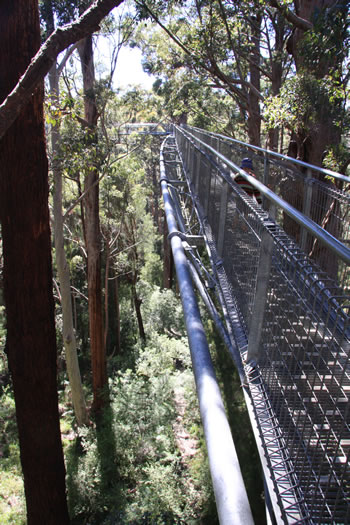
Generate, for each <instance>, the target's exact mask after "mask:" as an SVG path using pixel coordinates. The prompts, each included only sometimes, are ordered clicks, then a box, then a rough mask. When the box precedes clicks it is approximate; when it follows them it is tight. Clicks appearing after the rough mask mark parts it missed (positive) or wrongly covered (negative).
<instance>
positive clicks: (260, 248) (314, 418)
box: [175, 129, 350, 524]
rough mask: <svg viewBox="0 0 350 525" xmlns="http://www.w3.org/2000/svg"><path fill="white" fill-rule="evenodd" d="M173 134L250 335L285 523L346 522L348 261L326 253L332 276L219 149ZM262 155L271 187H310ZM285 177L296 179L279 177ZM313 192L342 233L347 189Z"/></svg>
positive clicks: (256, 396)
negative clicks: (238, 178) (234, 173)
mask: <svg viewBox="0 0 350 525" xmlns="http://www.w3.org/2000/svg"><path fill="white" fill-rule="evenodd" d="M175 134H176V141H177V146H178V149H179V155H180V158H181V160H182V162H183V166H184V170H185V173H186V176H187V177H188V179H189V183H190V184H191V187H192V189H193V192H194V195H195V198H196V199H198V205H199V207H200V209H201V217H202V222H203V224H202V228H203V230H204V231H205V232H210V239H209V238H208V235H207V241H208V242H212V244H213V246H212V248H211V249H212V251H213V250H214V252H215V257H216V264H217V265H220V268H221V269H222V271H224V274H225V277H224V280H222V281H221V282H225V284H224V286H225V287H226V290H224V291H225V293H224V296H225V294H226V295H227V287H229V292H230V294H231V293H232V297H233V301H232V302H231V305H228V304H226V307H228V309H229V311H230V313H231V319H232V320H234V321H232V322H234V323H236V325H237V318H239V321H240V327H241V330H243V332H244V333H245V335H246V337H243V338H242V337H241V335H240V336H239V337H238V338H237V340H236V344H237V345H238V347H239V349H240V351H241V355H242V361H243V363H244V366H245V370H246V373H247V384H248V386H249V395H250V396H251V399H252V403H253V405H254V414H255V418H256V422H257V425H258V427H259V432H260V436H261V439H262V444H263V449H264V453H265V454H266V457H267V463H268V466H269V469H270V475H271V477H272V479H273V485H274V490H275V491H276V493H277V501H278V506H279V512H280V516H277V515H276V517H277V519H280V520H282V521H283V522H284V523H318V524H328V523H329V524H345V523H349V522H350V504H349V502H350V463H349V454H350V403H349V397H350V361H349V353H350V317H349V316H350V296H349V283H348V279H349V267H348V266H346V264H345V263H343V262H342V261H340V260H338V259H337V257H336V255H335V254H332V255H331V256H332V259H333V260H332V265H333V269H334V267H335V268H336V269H337V275H336V276H334V272H333V270H332V268H331V270H332V271H331V272H330V273H331V276H329V274H328V273H326V272H325V271H324V269H322V267H323V266H324V265H323V263H322V261H323V259H322V257H320V254H318V257H316V252H317V248H318V247H317V243H316V242H315V240H314V238H312V236H311V235H308V236H307V238H305V236H304V240H302V237H303V234H302V232H301V231H299V233H298V234H297V235H291V234H290V231H288V232H286V231H285V230H284V229H282V228H281V225H282V224H286V221H285V218H284V217H283V214H282V213H281V212H280V211H279V210H276V209H273V210H271V209H270V213H268V209H263V207H261V206H259V205H258V204H257V203H256V202H255V201H253V199H251V198H250V197H249V196H247V194H245V193H244V192H243V191H242V189H241V188H239V187H238V186H237V185H236V184H234V183H232V181H231V177H230V175H231V174H230V169H229V168H227V167H226V166H225V163H224V162H223V161H222V159H221V160H219V159H218V158H216V157H215V154H214V153H213V152H209V153H208V151H205V150H204V149H202V148H201V147H199V146H198V144H196V143H195V141H193V140H191V138H189V137H186V133H184V132H183V131H181V130H180V129H177V130H176V133H175ZM197 135H199V133H198V132H197ZM200 138H201V140H202V141H203V142H206V143H208V144H210V145H211V146H212V147H213V148H219V150H220V153H221V154H223V155H225V154H227V155H230V158H231V160H232V156H233V155H237V153H234V154H233V153H232V145H231V144H230V143H228V142H227V143H226V142H225V141H223V140H220V139H219V138H218V137H213V136H210V135H205V133H204V132H201V133H200ZM204 139H205V140H204ZM250 153H251V152H250ZM242 155H244V156H246V152H245V151H244V152H243V151H240V152H239V156H240V157H242ZM250 156H251V155H250ZM256 157H257V155H256ZM235 158H236V157H235ZM236 160H237V159H236ZM253 160H254V162H255V163H256V165H257V166H259V164H258V162H257V158H254V159H253ZM260 161H261V163H262V162H265V164H266V159H263V158H262V159H260ZM234 162H235V163H238V162H236V161H234ZM269 162H270V175H271V177H275V179H276V181H278V182H276V184H275V186H274V188H275V190H276V192H279V193H280V195H282V196H283V195H285V194H286V193H288V191H287V190H285V189H283V184H286V188H287V187H289V186H290V181H293V184H299V183H300V184H302V185H303V189H302V190H300V191H299V190H298V191H297V192H296V195H299V196H300V195H301V194H304V193H305V191H307V189H305V188H306V184H311V182H310V180H308V181H305V179H302V180H301V179H299V178H298V177H299V174H297V173H296V170H294V168H291V167H290V165H289V164H286V165H284V164H283V163H282V162H279V165H278V166H277V164H276V163H275V164H274V162H275V161H273V160H270V161H269ZM261 165H262V164H260V166H261ZM274 170H276V171H274ZM277 170H278V177H277ZM258 171H259V170H258ZM281 174H282V175H283V176H282V178H281ZM283 177H286V178H288V177H292V178H291V179H290V180H289V181H288V182H287V183H285V181H284V179H283ZM293 177H294V178H293ZM296 181H297V182H296ZM293 184H292V185H293ZM312 197H313V198H314V199H316V201H317V203H318V205H319V206H318V208H317V207H316V208H315V209H314V210H313V214H314V217H313V218H315V216H316V215H317V216H318V217H319V222H320V223H321V224H322V221H325V220H326V219H325V216H326V215H327V214H328V216H330V215H331V214H333V218H332V221H333V222H334V224H336V222H337V221H339V224H338V225H337V232H338V233H339V235H340V237H341V236H344V235H345V236H347V235H348V232H349V231H350V227H349V226H350V224H349V223H350V217H348V211H346V210H349V208H347V207H348V205H349V196H348V195H347V194H346V192H345V191H343V190H341V189H337V188H335V187H334V188H333V187H328V186H327V184H325V183H320V182H319V181H312ZM293 199H294V197H293ZM293 202H294V203H295V199H294V200H293ZM264 207H265V208H268V206H264ZM274 218H275V219H276V220H273V219H274ZM292 229H293V228H292ZM286 230H289V228H288V225H287V227H286ZM292 233H293V232H292ZM294 233H295V231H294ZM302 248H304V249H302ZM310 255H311V257H310ZM328 257H330V255H329V254H328ZM313 259H317V261H318V262H320V264H316V263H315V260H313ZM219 280H220V279H219ZM232 305H234V306H232ZM259 322H260V325H259ZM252 334H253V335H252Z"/></svg>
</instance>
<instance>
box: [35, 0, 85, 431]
mask: <svg viewBox="0 0 350 525" xmlns="http://www.w3.org/2000/svg"><path fill="white" fill-rule="evenodd" d="M45 22H46V25H47V29H48V32H49V33H52V32H53V31H54V16H53V11H52V7H51V6H50V9H48V14H47V20H46V21H45ZM49 83H50V96H51V101H52V102H53V103H56V104H57V105H58V102H59V72H58V69H57V63H56V62H55V63H54V65H53V66H52V68H51V70H50V72H49ZM60 142H61V137H60V131H59V124H58V123H57V124H56V125H55V126H52V127H51V148H52V152H51V153H52V173H53V180H54V186H53V214H54V241H55V252H56V267H57V275H58V281H59V288H60V294H61V307H62V323H63V330H62V332H63V344H64V349H65V355H66V366H67V373H68V379H69V384H70V388H71V395H72V403H73V408H74V414H75V417H76V421H77V424H78V426H82V425H86V424H87V423H88V415H87V410H86V404H85V397H84V392H83V387H82V384H81V376H80V369H79V361H78V354H77V341H76V337H75V332H74V323H73V308H72V297H71V284H70V274H69V267H68V263H67V259H66V254H65V251H64V235H63V214H62V170H61V166H60V161H59V156H60Z"/></svg>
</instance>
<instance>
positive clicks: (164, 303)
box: [140, 282, 185, 337]
mask: <svg viewBox="0 0 350 525" xmlns="http://www.w3.org/2000/svg"><path fill="white" fill-rule="evenodd" d="M140 295H141V297H142V299H143V304H142V311H143V313H144V315H145V318H146V320H147V321H146V328H147V329H148V330H149V331H150V332H152V331H156V332H158V333H160V334H167V335H171V336H172V337H174V336H175V337H183V336H185V326H184V319H183V311H182V306H181V303H180V301H179V299H178V298H177V297H176V296H175V294H174V292H173V291H172V290H164V289H163V290H162V289H160V288H158V287H150V286H149V285H148V284H147V283H145V282H141V283H140Z"/></svg>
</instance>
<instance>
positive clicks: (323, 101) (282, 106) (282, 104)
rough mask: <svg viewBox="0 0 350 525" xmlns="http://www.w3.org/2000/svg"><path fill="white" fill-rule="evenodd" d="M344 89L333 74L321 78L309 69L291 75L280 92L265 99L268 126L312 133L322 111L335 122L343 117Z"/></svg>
mask: <svg viewBox="0 0 350 525" xmlns="http://www.w3.org/2000/svg"><path fill="white" fill-rule="evenodd" d="M343 101H344V92H343V90H342V88H341V86H339V85H337V84H334V82H333V81H332V79H331V78H329V77H326V78H322V79H318V78H316V77H315V76H313V75H311V74H307V73H300V74H296V75H295V76H293V77H291V78H289V79H288V80H287V81H286V82H285V84H284V86H283V87H282V88H281V90H280V93H279V95H278V96H275V97H270V98H268V99H267V101H266V109H265V113H264V117H265V119H266V123H267V127H268V128H270V129H273V128H275V127H278V126H286V127H287V128H288V129H290V130H292V131H296V132H301V131H303V132H306V133H307V134H309V133H311V131H312V130H313V129H315V128H316V127H317V125H318V122H319V120H320V117H321V118H322V114H324V115H325V118H327V119H329V120H331V121H333V122H334V124H336V125H340V123H341V119H342V117H343V111H342V110H343V107H342V103H343Z"/></svg>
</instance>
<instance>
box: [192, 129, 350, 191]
mask: <svg viewBox="0 0 350 525" xmlns="http://www.w3.org/2000/svg"><path fill="white" fill-rule="evenodd" d="M184 129H194V130H196V131H200V132H202V133H203V130H202V129H201V128H197V127H195V126H186V127H185V128H184ZM205 133H207V134H208V135H210V136H212V137H218V138H220V139H223V140H226V141H228V142H234V143H235V144H239V145H240V146H244V147H246V148H250V149H253V150H255V151H259V152H260V153H263V154H264V155H266V154H268V155H269V156H271V157H276V158H278V159H280V160H283V161H286V162H291V163H293V164H296V165H297V166H301V167H303V168H310V169H312V170H314V171H318V172H319V173H321V174H322V175H325V176H327V177H332V178H334V179H338V180H341V181H343V182H348V183H349V184H350V177H348V176H347V175H342V174H341V173H338V172H336V171H332V170H328V169H326V168H321V167H320V166H315V165H314V164H308V163H307V162H304V161H302V160H299V159H295V158H293V157H288V155H283V154H282V153H277V152H276V151H272V150H269V149H264V148H261V147H260V146H253V145H252V144H247V143H246V142H242V141H241V140H237V139H233V138H231V137H227V136H226V135H221V134H220V133H214V132H212V131H206V132H205ZM302 175H303V173H302Z"/></svg>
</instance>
